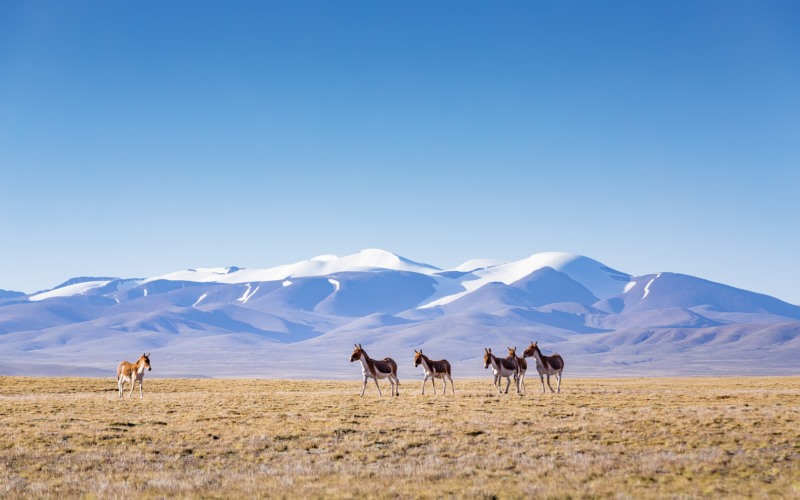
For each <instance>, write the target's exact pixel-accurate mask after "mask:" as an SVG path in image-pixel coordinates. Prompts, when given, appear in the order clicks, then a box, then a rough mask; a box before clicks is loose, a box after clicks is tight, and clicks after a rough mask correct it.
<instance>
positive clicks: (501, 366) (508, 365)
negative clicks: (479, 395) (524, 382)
mask: <svg viewBox="0 0 800 500" xmlns="http://www.w3.org/2000/svg"><path fill="white" fill-rule="evenodd" d="M484 349H485V351H486V352H485V353H484V355H483V367H484V368H489V365H491V366H492V372H494V385H495V387H497V393H498V394H502V393H503V391H502V390H501V389H500V379H501V378H503V377H505V378H506V379H507V380H508V382H507V383H506V394H508V387H509V386H510V385H511V377H512V376H513V377H514V384H516V386H517V394H519V365H518V364H517V360H516V359H506V358H498V357H497V356H495V355H494V354H492V350H491V349H489V348H488V347H485V348H484Z"/></svg>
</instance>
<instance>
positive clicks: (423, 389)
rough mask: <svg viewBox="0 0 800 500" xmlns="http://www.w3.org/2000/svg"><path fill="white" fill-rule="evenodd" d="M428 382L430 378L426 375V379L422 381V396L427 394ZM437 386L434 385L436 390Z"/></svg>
mask: <svg viewBox="0 0 800 500" xmlns="http://www.w3.org/2000/svg"><path fill="white" fill-rule="evenodd" d="M427 382H428V376H427V375H425V379H424V380H423V381H422V394H425V384H426V383H427ZM435 388H436V386H435V385H434V389H435Z"/></svg>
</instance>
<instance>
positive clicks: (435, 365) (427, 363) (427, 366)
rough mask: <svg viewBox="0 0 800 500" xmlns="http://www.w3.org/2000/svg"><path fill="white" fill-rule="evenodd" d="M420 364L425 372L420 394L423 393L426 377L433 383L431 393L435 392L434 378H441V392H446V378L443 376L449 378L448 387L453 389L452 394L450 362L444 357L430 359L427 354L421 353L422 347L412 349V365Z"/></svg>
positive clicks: (454, 390)
mask: <svg viewBox="0 0 800 500" xmlns="http://www.w3.org/2000/svg"><path fill="white" fill-rule="evenodd" d="M419 365H422V370H423V371H424V372H425V380H423V381H422V394H425V383H426V382H427V381H428V377H430V379H431V384H432V385H433V394H434V395H435V394H436V379H437V378H440V379H442V393H443V394H447V380H445V377H446V378H448V379H450V389H452V390H453V394H455V393H456V389H455V387H453V377H452V374H451V373H450V363H449V362H448V361H447V360H446V359H442V360H439V361H431V360H430V359H429V358H428V356H426V355H424V354H422V349H420V350H419V351H417V350H416V349H414V367H415V368H416V367H417V366H419Z"/></svg>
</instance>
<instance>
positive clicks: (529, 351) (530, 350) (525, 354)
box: [522, 342, 542, 358]
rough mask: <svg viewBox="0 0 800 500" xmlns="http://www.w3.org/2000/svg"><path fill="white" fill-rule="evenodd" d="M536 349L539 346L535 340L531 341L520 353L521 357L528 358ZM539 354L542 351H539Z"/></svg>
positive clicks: (537, 349)
mask: <svg viewBox="0 0 800 500" xmlns="http://www.w3.org/2000/svg"><path fill="white" fill-rule="evenodd" d="M536 351H539V346H538V345H536V342H531V345H529V346H528V347H527V348H526V349H525V352H523V353H522V357H523V358H530V357H531V356H533V353H535V352H536ZM539 355H540V356H541V355H542V351H539Z"/></svg>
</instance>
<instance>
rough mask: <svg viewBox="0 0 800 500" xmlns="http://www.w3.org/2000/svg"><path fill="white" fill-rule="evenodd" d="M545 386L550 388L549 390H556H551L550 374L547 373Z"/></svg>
mask: <svg viewBox="0 0 800 500" xmlns="http://www.w3.org/2000/svg"><path fill="white" fill-rule="evenodd" d="M547 387H549V388H550V392H556V391H554V390H553V386H552V385H550V374H549V373H548V374H547Z"/></svg>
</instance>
